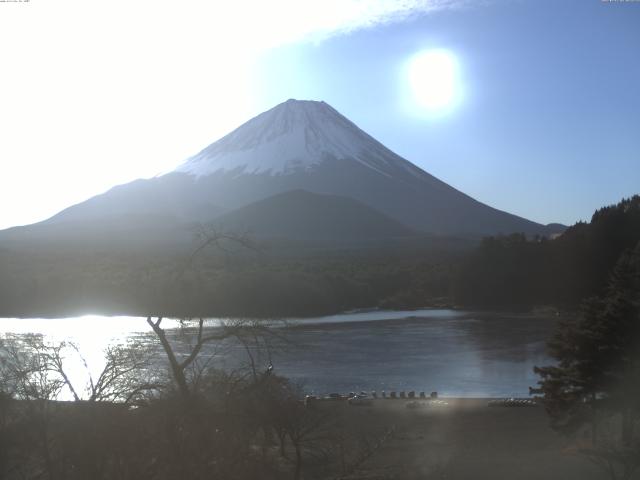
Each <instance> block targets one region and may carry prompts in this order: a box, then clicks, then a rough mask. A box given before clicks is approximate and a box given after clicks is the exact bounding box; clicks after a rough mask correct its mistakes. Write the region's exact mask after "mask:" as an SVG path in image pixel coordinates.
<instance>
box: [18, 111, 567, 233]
mask: <svg viewBox="0 0 640 480" xmlns="http://www.w3.org/2000/svg"><path fill="white" fill-rule="evenodd" d="M291 192H293V193H291ZM292 209H293V210H295V214H293V213H291V212H292V211H293V210H292ZM302 219H304V222H302V221H301V220H302ZM194 222H212V223H213V224H214V225H220V226H224V225H230V226H233V227H234V228H243V229H245V230H247V231H253V232H254V233H256V234H257V235H258V236H259V235H261V234H265V235H268V236H278V233H279V232H280V234H281V236H282V237H289V236H291V235H293V236H294V237H298V238H303V237H305V232H319V231H321V230H324V231H329V232H331V234H332V235H334V236H336V237H340V236H341V235H342V234H343V233H344V232H347V231H348V232H351V233H350V234H349V235H351V236H353V234H354V232H357V231H359V230H360V231H361V232H364V233H362V235H365V236H366V235H372V236H375V237H379V238H383V237H402V236H410V235H421V234H435V235H470V236H474V237H477V236H481V235H489V234H499V233H504V234H508V233H512V232H522V233H525V234H528V235H531V234H541V235H548V234H552V233H556V232H557V231H558V229H560V230H561V227H560V226H552V225H549V226H544V225H541V224H538V223H535V222H532V221H529V220H527V219H524V218H521V217H518V216H516V215H512V214H509V213H506V212H503V211H500V210H497V209H495V208H492V207H490V206H488V205H485V204H483V203H481V202H479V201H477V200H475V199H473V198H471V197H469V196H468V195H466V194H464V193H462V192H460V191H458V190H456V189H455V188H453V187H451V186H449V185H447V184H446V183H444V182H442V181H440V180H438V179H437V178H435V177H434V176H432V175H430V174H429V173H427V172H425V171H424V170H422V169H421V168H419V167H417V166H416V165H414V164H412V163H411V162H409V161H407V160H405V159H404V158H402V157H400V156H399V155H397V154H395V153H394V152H392V151H391V150H389V149H388V148H386V147H385V146H384V145H382V144H381V143H380V142H378V141H377V140H375V139H374V138H372V137H371V136H370V135H368V134H367V133H365V132H364V131H362V130H361V129H360V128H358V127H357V126H356V125H355V124H354V123H352V122H351V121H350V120H348V119H347V118H346V117H344V116H343V115H341V114H340V113H339V112H338V111H336V110H335V109H334V108H332V107H331V106H329V105H328V104H326V103H324V102H316V101H299V100H288V101H286V102H284V103H281V104H279V105H277V106H276V107H274V108H272V109H271V110H268V111H266V112H264V113H262V114H260V115H258V116H257V117H255V118H253V119H251V120H249V121H248V122H246V123H245V124H243V125H241V126H240V127H238V128H237V129H236V130H234V131H233V132H231V133H229V134H228V135H226V136H225V137H223V138H221V139H220V140H218V141H217V142H215V143H213V144H211V145H209V146H208V147H206V148H205V149H204V150H202V151H201V152H200V153H198V154H196V155H194V156H193V157H191V158H189V159H187V160H186V161H185V162H184V163H183V164H182V165H180V166H179V167H178V168H177V169H176V170H174V171H173V172H170V173H168V174H165V175H162V176H159V177H155V178H151V179H146V180H136V181H134V182H131V183H128V184H125V185H120V186H117V187H114V188H112V189H111V190H109V191H108V192H106V193H104V194H102V195H98V196H96V197H93V198H91V199H89V200H87V201H85V202H83V203H80V204H77V205H74V206H72V207H70V208H67V209H66V210H63V211H62V212H60V213H59V214H57V215H55V216H54V217H52V218H50V219H49V220H46V221H45V222H41V223H40V224H39V225H37V227H39V228H54V229H58V230H60V231H61V230H63V229H64V230H66V229H77V228H80V229H82V228H85V229H88V230H91V229H92V228H93V229H94V227H95V226H99V227H95V228H99V229H107V230H109V229H114V228H115V229H120V230H127V229H136V228H146V229H148V228H149V225H185V224H193V223H194ZM362 222H366V225H361V224H362ZM311 224H315V225H316V227H318V228H311ZM374 224H376V225H377V226H374ZM21 228H23V229H31V228H33V226H28V227H21ZM14 230H15V229H14ZM33 234H34V235H37V233H36V232H35V231H34V232H33ZM362 235H360V236H362Z"/></svg>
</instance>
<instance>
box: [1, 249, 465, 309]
mask: <svg viewBox="0 0 640 480" xmlns="http://www.w3.org/2000/svg"><path fill="white" fill-rule="evenodd" d="M459 255H460V253H455V254H449V253H442V252H439V253H437V254H434V253H433V252H428V251H426V252H419V251H414V252H411V253H401V254H389V253H380V252H378V253H375V254H373V253H372V254H367V255H361V254H357V253H354V254H350V253H348V252H342V253H340V254H337V255H332V254H329V253H326V252H325V253H321V254H320V253H319V254H316V255H308V256H304V257H297V256H293V257H282V256H273V255H270V254H269V253H268V252H258V253H256V252H249V253H247V252H235V253H231V254H227V253H225V252H221V251H219V250H217V249H216V248H212V249H210V250H209V251H207V252H206V253H205V254H202V255H200V256H198V257H197V259H195V260H194V261H193V262H189V261H188V260H187V258H188V255H177V254H172V255H155V256H147V257H145V256H142V255H113V254H106V253H105V254H97V253H84V254H73V253H65V254H64V255H61V254H57V255H56V254H54V253H53V252H47V251H42V252H39V253H35V252H32V253H28V254H27V253H24V252H23V253H20V254H14V253H12V254H4V255H3V254H2V252H0V260H2V262H3V263H4V268H3V269H2V270H1V271H0V316H5V317H7V316H20V317H29V316H44V317H52V316H53V317H54V316H70V315H79V314H86V313H87V312H91V313H104V314H129V315H147V314H156V313H161V314H163V315H166V316H176V317H183V316H241V317H255V318H273V317H290V316H313V315H324V314H332V313H337V312H340V311H344V310H350V309H357V308H370V307H382V308H405V307H421V306H425V305H426V304H429V303H431V304H441V303H443V302H445V303H446V302H447V301H448V299H450V296H451V295H450V285H451V276H452V272H453V264H454V262H455V258H457V256H459Z"/></svg>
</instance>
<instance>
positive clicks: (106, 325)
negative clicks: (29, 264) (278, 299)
mask: <svg viewBox="0 0 640 480" xmlns="http://www.w3.org/2000/svg"><path fill="white" fill-rule="evenodd" d="M556 321H557V319H556V318H549V317H539V316H532V315H522V314H505V313H487V312H470V311H457V310H435V309H428V310H416V311H372V312H360V313H345V314H339V315H332V316H327V317H318V318H308V319H289V320H287V321H286V324H287V326H286V328H285V327H284V326H282V325H280V324H276V328H277V329H278V331H279V332H283V334H284V336H285V338H286V344H285V345H282V344H280V346H279V348H274V349H272V350H271V349H270V350H269V351H268V352H266V351H265V350H264V349H262V350H260V351H255V349H254V358H255V360H256V365H257V367H258V368H259V369H264V368H266V367H267V366H268V365H269V363H271V364H273V367H274V371H275V372H276V373H278V374H280V375H284V376H286V377H289V378H291V379H293V380H294V381H296V382H298V383H300V384H301V385H302V386H303V388H304V390H305V391H306V392H308V393H313V394H326V393H329V392H350V391H361V390H365V391H371V390H376V391H378V392H379V391H381V390H386V391H387V392H388V391H392V390H397V391H401V390H407V391H409V390H415V391H416V392H418V391H425V392H427V393H429V392H431V391H438V393H439V394H440V395H442V396H458V397H503V396H508V397H511V396H526V395H528V387H529V386H536V382H537V378H536V376H535V375H534V373H533V366H534V365H547V364H549V363H551V360H550V358H549V357H548V355H547V353H546V351H545V342H546V340H547V338H548V336H549V335H550V334H551V332H552V331H553V327H554V325H555V323H556ZM219 322H220V320H217V319H212V320H210V321H209V325H211V327H212V328H215V325H216V324H219ZM163 326H165V327H170V326H173V327H177V326H178V323H177V322H176V321H170V320H167V321H165V323H163ZM176 332H177V331H176ZM176 332H174V335H172V338H173V341H174V342H176V345H177V347H178V349H180V345H179V342H181V341H182V342H183V341H184V337H179V336H177V335H176V334H175V333H176ZM7 333H12V334H25V333H38V334H42V335H43V336H44V338H45V339H46V340H47V341H51V342H58V341H62V340H70V341H73V342H74V343H75V344H76V345H77V346H78V347H79V351H80V352H81V353H82V355H83V357H84V359H85V360H86V362H87V364H88V365H89V369H90V370H92V371H99V369H100V368H101V362H102V351H103V350H104V348H105V347H106V346H107V345H109V344H120V343H125V342H127V340H129V339H137V340H140V339H142V340H143V341H146V342H154V341H155V338H154V337H153V334H152V331H151V328H150V327H149V325H147V323H146V320H145V319H144V318H139V317H103V316H98V315H86V316H82V317H74V318H65V319H10V318H4V319H0V334H7ZM187 337H188V336H187ZM180 339H181V340H180ZM216 347H219V346H210V347H209V348H208V349H207V350H204V351H203V354H204V355H207V354H208V353H212V352H213V351H214V350H215V351H216V352H217V356H216V357H215V358H214V361H213V362H212V365H214V366H216V367H219V368H227V369H229V368H238V367H240V366H242V365H244V364H246V363H247V355H246V352H245V350H244V348H243V347H242V346H241V345H238V344H229V343H228V344H227V345H226V348H224V349H220V348H216ZM158 358H162V357H161V355H160V353H159V357H158ZM69 362H70V364H72V363H74V362H75V365H74V366H73V367H70V370H72V375H73V376H75V377H76V378H78V379H81V376H82V375H83V374H86V373H85V371H84V367H83V365H82V364H81V361H80V360H79V359H78V358H75V359H74V358H72V357H71V356H70V358H69Z"/></svg>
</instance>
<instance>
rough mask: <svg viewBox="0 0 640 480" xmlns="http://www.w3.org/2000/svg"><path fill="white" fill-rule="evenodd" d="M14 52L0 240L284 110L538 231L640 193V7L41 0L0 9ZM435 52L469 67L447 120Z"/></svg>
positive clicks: (354, 0)
mask: <svg viewBox="0 0 640 480" xmlns="http://www.w3.org/2000/svg"><path fill="white" fill-rule="evenodd" d="M0 42H1V45H2V47H1V48H0V68H1V71H0V162H1V166H2V169H1V170H0V202H2V205H3V206H2V209H1V210H0V228H5V227H9V226H12V225H19V224H26V223H31V222H34V221H38V220H42V219H44V218H46V217H48V216H51V215H53V214H54V213H56V212H58V211H59V210H61V209H62V208H64V207H66V206H68V205H70V204H73V203H77V202H79V201H82V200H84V199H86V198H88V197H90V196H92V195H94V194H97V193H100V192H102V191H104V190H106V189H108V188H109V187H111V186H113V185H115V184H119V183H124V182H127V181H130V180H133V179H135V178H139V177H149V176H153V175H156V174H158V173H161V172H165V171H168V170H171V169H172V168H173V167H175V166H176V165H178V164H179V163H181V162H182V161H184V159H185V158H186V157H188V156H189V155H191V154H193V153H196V152H197V151H199V150H200V149H202V148H203V147H205V146H206V145H208V144H209V143H211V142H213V141H214V140H217V139H218V138H219V137H220V136H222V135H223V134H225V133H227V132H228V131H230V130H232V129H233V128H235V127H236V126H238V125H239V124H241V123H242V122H244V121H246V120H248V119H249V118H250V117H252V116H254V115H255V114H257V113H260V112H261V111H263V110H266V109H268V108H270V107H272V106H274V105H275V104H277V103H279V102H281V101H284V100H286V99H288V98H298V99H315V100H325V101H326V102H328V103H329V104H331V105H332V106H333V107H335V108H336V109H337V110H338V111H340V112H341V113H343V114H344V115H346V116H347V117H349V118H350V119H351V120H353V121H354V122H355V123H356V124H358V125H359V126H360V127H361V128H363V129H364V130H365V131H367V132H368V133H370V134H371V135H373V136H374V137H376V138H377V139H378V140H380V141H381V142H382V143H384V144H385V145H387V146H388V147H389V148H391V149H392V150H394V151H396V152H397V153H399V154H400V155H402V156H404V157H405V158H407V159H408V160H410V161H412V162H414V163H416V164H417V165H419V166H420V167H422V168H423V169H425V170H426V171H428V172H429V173H432V174H433V175H436V176H437V177H439V178H441V179H442V180H444V181H446V182H447V183H449V184H451V185H452V186H454V187H456V188H458V189H460V190H462V191H463V192H465V193H468V194H469V195H471V196H473V197H475V198H477V199H478V200H480V201H483V202H485V203H488V204H489V205H492V206H494V207H497V208H500V209H503V210H507V211H510V212H512V213H516V214H518V215H521V216H524V217H527V218H530V219H532V220H535V221H539V222H542V223H547V222H552V221H560V222H564V223H569V224H570V223H573V222H575V221H576V220H579V219H588V218H590V216H591V213H592V212H593V210H594V209H595V208H597V207H600V206H603V205H605V204H609V203H613V202H616V201H618V200H620V199H621V198H622V197H624V196H629V195H632V194H634V193H640V2H607V1H600V0H575V1H569V0H547V1H544V0H536V1H524V0H520V1H518V0H485V1H482V0H477V1H471V0H458V1H456V0H440V1H429V0H415V1H412V0H402V1H371V2H367V1H358V0H320V1H302V0H272V1H268V2H266V1H239V0H235V1H217V2H207V1H204V0H203V1H186V0H181V1H165V2H162V1H136V2H131V1H124V0H122V1H120V0H112V1H109V2H106V1H87V0H74V1H65V0H30V1H29V2H22V3H20V2H0ZM433 51H437V52H445V54H446V55H445V57H446V58H445V60H446V59H449V60H451V62H452V63H453V64H454V65H455V69H454V70H455V71H454V73H452V74H451V76H452V79H451V82H454V83H455V88H454V89H453V90H454V91H453V93H454V97H455V98H454V101H452V102H448V103H447V105H446V108H438V109H436V111H433V110H431V109H430V106H429V105H428V98H427V97H428V94H429V93H430V92H431V90H430V89H432V88H436V87H437V86H436V87H433V86H430V87H429V89H427V88H426V87H425V88H424V89H422V91H421V87H416V82H417V84H422V82H423V80H422V79H423V78H426V77H428V78H431V74H432V73H434V72H433V71H430V70H427V71H426V74H425V75H426V77H425V75H422V76H418V80H417V81H416V79H415V78H414V77H412V73H411V72H412V71H413V70H412V65H413V66H415V62H413V61H414V60H415V59H416V58H420V54H421V53H423V54H424V52H433ZM441 70H442V69H439V70H438V71H441ZM423 73H424V72H423ZM453 77H455V78H453ZM446 78H448V77H446ZM425 82H427V80H425ZM427 83H428V82H427ZM452 84H453V83H452ZM445 87H451V85H448V86H447V85H445ZM451 88H453V87H451ZM416 89H417V91H416ZM425 95H427V97H425ZM425 98H427V100H426V101H425ZM436 100H437V98H436Z"/></svg>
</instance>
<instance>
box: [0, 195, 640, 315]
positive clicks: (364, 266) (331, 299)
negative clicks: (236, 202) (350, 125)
mask: <svg viewBox="0 0 640 480" xmlns="http://www.w3.org/2000/svg"><path fill="white" fill-rule="evenodd" d="M638 242H640V196H634V197H633V198H630V199H626V200H623V201H621V202H620V203H618V204H617V205H612V206H609V207H605V208H602V209H600V210H598V211H596V212H595V213H594V215H593V217H592V219H591V221H590V222H589V223H584V222H581V223H577V224H576V225H574V226H572V227H570V228H569V229H567V230H566V231H565V232H564V233H563V234H562V235H560V236H558V237H556V238H554V239H550V238H544V237H535V238H527V237H526V236H525V235H522V234H513V235H509V236H498V237H489V238H485V239H483V240H482V241H480V240H473V239H467V240H462V239H453V238H448V239H440V240H439V241H438V242H435V241H431V243H428V242H427V241H426V240H425V244H424V245H412V246H411V248H408V247H406V246H400V247H396V248H382V247H380V248H369V249H354V248H351V249H348V248H345V249H342V250H321V249H307V250H304V249H300V248H298V247H295V248H293V247H292V248H286V247H283V246H280V247H279V248H272V247H269V246H267V247H264V246H258V247H255V246H249V248H246V246H245V245H239V244H237V242H236V243H234V242H231V244H224V245H220V244H216V245H209V246H208V247H207V248H204V249H201V250H200V251H199V252H198V255H196V256H194V255H193V251H183V252H178V251H169V252H166V251H160V250H150V251H148V252H143V253H141V252H135V253H131V252H129V253H127V252H118V253H114V252H112V251H108V250H107V249H106V248H103V250H101V251H93V250H90V249H86V250H79V249H75V248H73V249H72V248H69V249H67V250H64V249H58V250H56V251H52V250H51V249H47V248H40V249H30V250H22V251H18V250H10V249H5V250H2V249H0V264H1V265H2V268H1V269H0V316H5V317H12V316H18V317H28V316H43V317H56V316H68V315H76V314H85V313H87V312H92V313H104V314H130V315H148V314H164V315H168V316H176V317H182V316H244V317H254V318H273V317H290V316H313V315H324V314H332V313H337V312H340V311H345V310H351V309H359V308H396V309H401V308H420V307H429V306H460V307H467V308H491V309H493V308H500V309H530V308H533V307H536V306H554V307H558V308H561V309H569V310H575V309H576V308H577V306H578V305H579V303H580V302H581V301H582V299H584V298H587V297H590V296H593V295H597V294H599V293H601V291H602V289H603V287H604V285H605V283H606V281H607V278H608V275H609V273H610V272H611V270H612V268H613V266H614V265H615V263H616V261H617V260H618V258H620V255H621V254H622V253H623V252H624V251H625V250H626V249H631V248H633V247H635V245H636V244H638ZM283 252H285V253H283Z"/></svg>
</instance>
